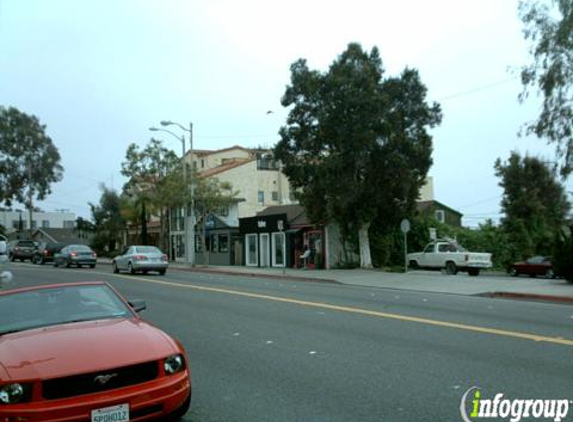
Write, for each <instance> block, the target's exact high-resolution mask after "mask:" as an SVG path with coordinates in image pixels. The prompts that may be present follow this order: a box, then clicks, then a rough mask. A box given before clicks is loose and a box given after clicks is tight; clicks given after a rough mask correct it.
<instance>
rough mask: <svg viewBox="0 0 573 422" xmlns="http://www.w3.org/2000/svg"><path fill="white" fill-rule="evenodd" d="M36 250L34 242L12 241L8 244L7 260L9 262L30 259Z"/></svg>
mask: <svg viewBox="0 0 573 422" xmlns="http://www.w3.org/2000/svg"><path fill="white" fill-rule="evenodd" d="M35 250H36V242H34V241H33V240H13V241H11V242H9V243H8V258H9V259H10V261H15V260H16V259H19V260H20V261H24V260H25V259H30V260H31V259H32V255H34V251H35Z"/></svg>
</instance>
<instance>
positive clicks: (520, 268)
mask: <svg viewBox="0 0 573 422" xmlns="http://www.w3.org/2000/svg"><path fill="white" fill-rule="evenodd" d="M508 272H509V274H511V275H512V276H518V275H521V274H527V275H529V276H530V277H536V276H538V275H539V276H545V277H548V278H555V272H554V271H553V264H552V263H551V257H548V256H534V257H532V258H529V259H527V260H525V261H522V262H516V263H514V264H513V265H512V266H511V267H509V270H508Z"/></svg>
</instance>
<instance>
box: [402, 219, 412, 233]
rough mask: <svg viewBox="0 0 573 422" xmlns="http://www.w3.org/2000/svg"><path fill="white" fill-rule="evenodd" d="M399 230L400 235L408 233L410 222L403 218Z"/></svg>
mask: <svg viewBox="0 0 573 422" xmlns="http://www.w3.org/2000/svg"><path fill="white" fill-rule="evenodd" d="M400 229H401V230H402V233H408V232H409V231H410V222H409V221H408V219H407V218H404V219H403V220H402V222H401V223H400Z"/></svg>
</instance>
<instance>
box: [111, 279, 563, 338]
mask: <svg viewBox="0 0 573 422" xmlns="http://www.w3.org/2000/svg"><path fill="white" fill-rule="evenodd" d="M106 275H109V274H106ZM114 276H115V277H121V278H124V279H126V280H138V281H144V282H146V283H153V284H161V285H164V286H172V287H180V288H185V289H192V290H201V291H205V292H215V293H224V294H228V295H234V296H242V297H248V298H252V299H262V300H270V301H273V302H282V303H289V304H294V305H300V306H307V307H313V308H319V309H328V310H331V311H340V312H347V313H352V314H358V315H367V316H372V317H378V318H386V319H393V320H398V321H407V322H415V323H418V324H425V325H432V326H435V327H444V328H453V329H457V330H464V331H471V332H476V333H482V334H492V335H497V336H503V337H512V338H519V339H522V340H530V341H536V342H546V343H553V344H560V345H564V346H573V340H569V339H565V338H562V337H549V336H542V335H537V334H530V333H523V332H519V331H509V330H500V329H497V328H488V327H480V326H478V325H470V324H462V323H458V322H450V321H440V320H435V319H429V318H422V317H415V316H408V315H402V314H394V313H388V312H379V311H371V310H368V309H362V308H353V307H349V306H340V305H331V304H328V303H323V302H310V301H306V300H298V299H290V298H286V297H280V296H270V295H264V294H260V293H248V292H241V291H238V290H229V289H221V288H218V287H206V286H198V285H195V284H181V283H175V282H171V281H160V280H151V279H147V278H142V277H134V276H124V275H118V274H114Z"/></svg>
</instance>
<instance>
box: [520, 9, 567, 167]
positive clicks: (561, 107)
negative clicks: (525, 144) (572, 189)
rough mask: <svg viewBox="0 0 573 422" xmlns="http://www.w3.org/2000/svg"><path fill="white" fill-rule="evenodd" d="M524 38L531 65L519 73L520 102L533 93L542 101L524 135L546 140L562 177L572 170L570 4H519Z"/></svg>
mask: <svg viewBox="0 0 573 422" xmlns="http://www.w3.org/2000/svg"><path fill="white" fill-rule="evenodd" d="M519 14H520V17H521V20H522V21H523V23H524V31H523V32H524V35H525V38H526V39H527V40H530V41H531V48H530V54H531V56H532V63H530V64H529V65H527V66H524V67H523V68H522V70H521V82H522V85H523V88H524V89H523V92H522V93H521V94H520V97H519V98H520V100H521V101H522V102H523V101H525V100H526V98H527V97H528V96H529V94H530V93H531V91H532V90H536V92H537V93H539V94H541V96H542V98H543V103H542V108H541V112H540V114H539V116H538V117H537V119H536V120H535V121H533V122H530V123H529V124H527V126H526V131H527V133H533V134H535V135H537V136H538V137H540V138H545V139H547V140H548V141H549V142H550V143H553V144H554V145H555V148H556V153H557V156H558V158H559V159H560V160H561V174H562V175H563V176H567V175H569V174H570V173H571V171H572V170H573V0H521V1H520V3H519Z"/></svg>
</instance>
